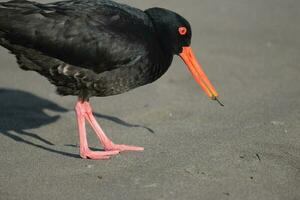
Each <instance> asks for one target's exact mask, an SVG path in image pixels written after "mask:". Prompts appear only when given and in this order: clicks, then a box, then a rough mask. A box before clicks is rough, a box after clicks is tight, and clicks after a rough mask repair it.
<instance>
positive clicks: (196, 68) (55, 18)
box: [0, 0, 221, 159]
mask: <svg viewBox="0 0 300 200" xmlns="http://www.w3.org/2000/svg"><path fill="white" fill-rule="evenodd" d="M191 37H192V30H191V26H190V24H189V22H188V21H187V20H186V19H184V18H183V17H181V16H180V15H179V14H177V13H175V12H173V11H170V10H167V9H164V8H150V9H147V10H145V11H142V10H140V9H137V8H133V7H130V6H128V5H124V4H120V3H116V2H113V1H110V0H70V1H61V2H56V3H47V4H40V3H36V2H31V1H26V0H13V1H9V2H5V3H0V45H2V46H3V47H5V48H7V49H9V50H10V52H11V53H13V54H14V55H15V56H16V58H17V62H18V64H19V66H20V67H21V68H22V69H24V70H31V71H36V72H38V73H39V74H41V75H43V76H45V77H46V78H47V79H48V80H49V81H50V82H51V83H52V84H54V85H55V86H56V89H57V93H58V94H60V95H63V96H65V95H73V96H77V97H78V101H77V103H76V106H75V111H76V116H77V123H78V132H79V140H80V156H81V157H82V158H90V159H108V158H109V157H110V156H111V155H115V154H118V153H119V152H121V151H142V150H143V149H144V148H142V147H137V146H130V145H119V144H115V143H113V142H112V141H111V140H110V139H109V138H108V137H107V136H106V135H105V133H104V132H103V130H102V129H101V127H100V126H99V124H98V123H97V121H96V120H95V118H94V116H93V114H92V108H91V106H90V104H89V99H90V98H91V97H95V96H97V97H104V96H111V95H117V94H121V93H124V92H127V91H129V90H131V89H134V88H137V87H139V86H143V85H146V84H149V83H152V82H153V81H155V80H157V79H158V78H160V77H161V76H162V75H163V74H164V73H165V72H166V71H167V70H168V68H169V66H170V65H171V63H172V59H173V56H174V55H179V56H180V57H181V58H182V59H183V61H184V62H185V64H186V65H187V67H188V69H189V70H190V72H191V73H192V75H193V77H194V78H195V80H196V82H197V83H198V84H199V85H200V86H201V87H202V89H203V90H204V91H205V93H206V94H207V95H208V96H209V97H210V98H212V99H214V100H217V101H218V99H217V97H218V94H217V92H216V90H215V88H214V87H213V86H212V84H211V83H210V81H209V80H208V78H207V76H206V75H205V73H204V72H203V70H202V69H201V67H200V64H199V63H198V62H197V60H196V58H195V56H194V54H193V51H192V49H191V47H190V45H191ZM220 104H221V103H220ZM85 121H87V122H88V123H89V124H90V125H91V127H92V128H93V130H94V131H95V133H96V135H97V136H98V138H99V140H100V142H101V144H102V145H103V147H104V150H105V151H92V150H91V149H89V146H88V142H87V139H86V130H85Z"/></svg>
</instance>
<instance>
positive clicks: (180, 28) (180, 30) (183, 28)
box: [178, 26, 187, 35]
mask: <svg viewBox="0 0 300 200" xmlns="http://www.w3.org/2000/svg"><path fill="white" fill-rule="evenodd" d="M178 32H179V34H180V35H186V34H187V28H186V27H184V26H181V27H179V28H178Z"/></svg>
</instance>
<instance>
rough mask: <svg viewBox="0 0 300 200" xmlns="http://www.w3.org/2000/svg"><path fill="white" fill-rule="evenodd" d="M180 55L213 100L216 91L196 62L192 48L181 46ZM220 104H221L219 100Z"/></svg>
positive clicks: (215, 96)
mask: <svg viewBox="0 0 300 200" xmlns="http://www.w3.org/2000/svg"><path fill="white" fill-rule="evenodd" d="M179 55H180V57H181V58H182V59H183V61H184V62H185V64H186V65H187V67H188V68H189V70H190V72H191V73H192V75H193V77H194V79H195V80H196V82H197V83H198V84H199V85H200V86H201V87H202V89H203V90H204V92H205V93H206V94H207V95H208V96H209V97H210V98H212V99H213V100H217V101H218V102H219V100H218V99H217V97H218V93H217V91H216V89H215V88H214V86H213V85H212V84H211V82H210V81H209V80H208V78H207V76H206V74H205V73H204V71H203V69H202V67H201V65H200V64H199V63H198V61H197V59H196V57H195V55H194V53H193V50H192V48H191V47H183V51H182V53H180V54H179ZM219 103H220V105H222V106H223V104H222V103H221V102H219Z"/></svg>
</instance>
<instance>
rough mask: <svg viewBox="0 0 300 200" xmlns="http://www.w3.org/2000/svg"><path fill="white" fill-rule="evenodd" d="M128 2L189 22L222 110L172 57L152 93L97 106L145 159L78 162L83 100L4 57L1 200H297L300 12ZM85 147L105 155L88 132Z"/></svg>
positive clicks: (237, 4)
mask: <svg viewBox="0 0 300 200" xmlns="http://www.w3.org/2000/svg"><path fill="white" fill-rule="evenodd" d="M122 2H126V3H129V4H130V5H132V6H136V7H139V8H142V9H145V8H148V7H153V6H160V7H165V8H169V9H172V10H175V11H177V12H179V13H181V14H182V15H183V16H185V17H186V18H187V19H188V20H189V21H190V22H191V24H192V27H193V42H192V45H193V49H194V51H195V52H196V54H197V57H198V58H199V60H200V61H201V62H202V64H203V67H204V69H205V71H206V72H207V74H208V76H209V78H210V79H211V80H212V82H213V83H214V85H215V86H216V88H217V90H218V91H219V93H220V99H221V100H222V101H223V102H224V104H225V107H224V108H222V107H220V106H219V105H218V104H217V103H216V102H213V101H211V100H209V99H208V98H207V97H206V96H205V94H204V93H203V92H202V90H201V89H200V88H199V86H198V85H197V84H196V83H195V82H194V80H193V79H192V78H191V75H190V74H189V72H188V71H187V70H186V67H185V66H184V64H183V63H182V61H181V60H180V59H178V58H175V59H174V62H173V64H172V66H171V68H170V70H169V71H168V72H167V74H165V75H164V76H163V77H162V78H161V79H160V80H158V81H157V82H155V83H154V84H151V85H148V86H145V87H141V88H138V89H136V90H133V91H131V92H128V93H126V94H123V95H119V96H114V97H107V98H94V99H92V101H91V102H92V105H93V107H94V111H95V112H96V113H98V115H97V116H98V117H97V119H98V121H99V122H100V124H101V125H102V126H103V128H104V130H105V131H106V132H107V134H108V135H109V136H111V138H112V139H113V140H114V141H115V142H117V143H127V144H134V145H141V146H144V147H145V151H144V152H142V153H131V152H130V153H122V154H121V155H117V156H114V157H112V158H111V159H110V160H108V161H92V160H84V159H80V158H79V157H78V147H77V143H78V141H77V132H76V124H75V117H74V112H73V107H74V103H75V100H76V98H74V97H60V96H57V95H56V94H55V92H54V87H53V86H52V85H50V84H49V83H48V81H47V80H46V79H45V78H43V77H41V76H40V75H38V74H36V73H34V72H25V71H22V70H21V69H19V68H18V66H17V64H16V61H15V58H14V56H12V55H10V54H9V53H8V51H7V50H5V49H4V48H0V199H1V200H13V199H15V200H40V199H43V200H48V199H49V200H50V199H51V200H53V199H72V200H77V199H80V200H83V199H90V200H94V199H101V200H119V199H120V200H121V199H122V200H135V199H137V200H185V199H189V200H194V199H195V200H198V199H199V200H200V199H201V200H216V199H231V200H241V199H243V200H257V199H260V200H298V199H300V192H299V188H300V87H299V83H300V66H299V63H300V56H299V55H300V39H299V36H300V26H299V19H300V12H299V7H300V1H294V0H285V1H282V0H264V1H260V0H252V1H249V0H218V1H217V0H201V1H198V0H186V1H158V0H152V1H144V0H143V1H141V0H140V1H138V0H131V1H129V0H127V1H122ZM133 125H139V126H141V127H134V126H133ZM143 127H144V128H143ZM150 130H153V131H152V132H151V131H150ZM89 141H90V145H91V146H92V147H94V148H96V149H98V148H101V146H99V144H98V141H97V140H96V138H95V136H94V135H93V134H92V132H91V131H90V130H89Z"/></svg>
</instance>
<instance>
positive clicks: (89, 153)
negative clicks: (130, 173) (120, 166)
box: [80, 150, 120, 160]
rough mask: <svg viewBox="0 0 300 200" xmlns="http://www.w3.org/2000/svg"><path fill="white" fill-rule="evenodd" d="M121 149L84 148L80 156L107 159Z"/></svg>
mask: <svg viewBox="0 0 300 200" xmlns="http://www.w3.org/2000/svg"><path fill="white" fill-rule="evenodd" d="M119 153H120V151H118V150H113V151H91V150H83V151H80V157H81V158H84V159H92V160H107V159H109V158H110V156H113V155H117V154H119Z"/></svg>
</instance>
